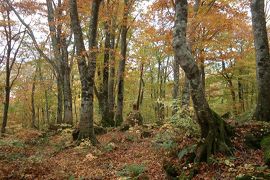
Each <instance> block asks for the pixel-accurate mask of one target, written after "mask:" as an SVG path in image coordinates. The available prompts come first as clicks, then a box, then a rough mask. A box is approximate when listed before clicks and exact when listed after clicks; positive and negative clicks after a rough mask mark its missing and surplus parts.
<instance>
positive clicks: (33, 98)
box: [31, 69, 37, 128]
mask: <svg viewBox="0 0 270 180" xmlns="http://www.w3.org/2000/svg"><path fill="white" fill-rule="evenodd" d="M36 73H37V69H36V72H35V74H34V78H33V83H32V90H31V111H32V121H31V127H32V128H37V126H36V109H35V91H36V77H37V75H36Z"/></svg>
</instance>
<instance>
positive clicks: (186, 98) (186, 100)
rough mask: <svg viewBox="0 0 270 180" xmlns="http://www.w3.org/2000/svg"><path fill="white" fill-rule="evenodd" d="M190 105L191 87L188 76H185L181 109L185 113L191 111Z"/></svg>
mask: <svg viewBox="0 0 270 180" xmlns="http://www.w3.org/2000/svg"><path fill="white" fill-rule="evenodd" d="M189 105H190V85H189V80H188V78H187V76H185V82H184V87H183V91H182V101H181V107H182V109H183V110H184V111H187V112H188V111H189Z"/></svg>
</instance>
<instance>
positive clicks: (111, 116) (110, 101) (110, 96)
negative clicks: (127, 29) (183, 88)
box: [108, 20, 116, 123]
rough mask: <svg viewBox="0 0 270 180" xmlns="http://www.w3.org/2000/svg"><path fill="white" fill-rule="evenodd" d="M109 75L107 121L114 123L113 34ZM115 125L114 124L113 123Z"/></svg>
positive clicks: (113, 34)
mask: <svg viewBox="0 0 270 180" xmlns="http://www.w3.org/2000/svg"><path fill="white" fill-rule="evenodd" d="M112 27H113V28H114V27H115V25H114V20H113V22H112ZM110 50H111V53H110V63H109V65H110V67H109V68H110V74H109V84H108V105H109V119H110V120H111V121H114V101H115V96H114V85H115V50H116V49H115V32H113V33H111V43H110ZM114 123H115V122H114Z"/></svg>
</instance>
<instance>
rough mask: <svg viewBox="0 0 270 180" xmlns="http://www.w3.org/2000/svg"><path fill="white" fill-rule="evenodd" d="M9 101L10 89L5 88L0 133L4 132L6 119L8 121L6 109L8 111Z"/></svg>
mask: <svg viewBox="0 0 270 180" xmlns="http://www.w3.org/2000/svg"><path fill="white" fill-rule="evenodd" d="M9 100H10V87H9V86H6V87H5V102H4V111H3V121H2V128H1V133H5V132H6V126H7V119H8V109H9Z"/></svg>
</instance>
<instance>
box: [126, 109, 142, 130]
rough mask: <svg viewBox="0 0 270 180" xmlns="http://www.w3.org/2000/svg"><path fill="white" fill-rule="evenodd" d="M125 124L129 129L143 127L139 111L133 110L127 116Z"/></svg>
mask: <svg viewBox="0 0 270 180" xmlns="http://www.w3.org/2000/svg"><path fill="white" fill-rule="evenodd" d="M125 123H126V124H128V125H129V126H131V127H133V126H135V125H139V126H141V125H143V117H142V115H141V113H140V112H139V111H137V110H133V111H131V112H130V113H129V114H128V116H127V118H126V122H125Z"/></svg>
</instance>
